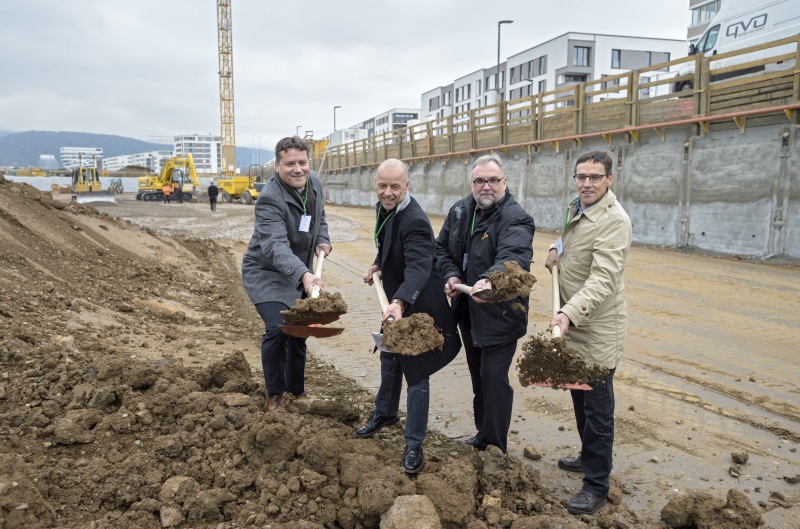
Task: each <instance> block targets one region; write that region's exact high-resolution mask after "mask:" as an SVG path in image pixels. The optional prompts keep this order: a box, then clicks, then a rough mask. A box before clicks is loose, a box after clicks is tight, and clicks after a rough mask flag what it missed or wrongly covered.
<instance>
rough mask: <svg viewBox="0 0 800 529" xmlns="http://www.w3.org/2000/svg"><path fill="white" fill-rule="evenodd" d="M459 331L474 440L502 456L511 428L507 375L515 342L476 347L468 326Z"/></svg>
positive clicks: (509, 385) (509, 393)
mask: <svg viewBox="0 0 800 529" xmlns="http://www.w3.org/2000/svg"><path fill="white" fill-rule="evenodd" d="M458 328H459V329H460V330H461V341H462V342H464V351H465V353H466V355H467V366H469V376H470V378H471V379H472V394H473V398H472V410H473V412H474V414H475V428H477V430H478V435H477V437H478V439H480V440H481V441H483V442H485V443H488V444H492V445H495V446H497V447H499V448H500V450H502V451H503V452H505V451H506V446H507V444H508V429H509V428H510V427H511V405H512V404H513V403H514V390H513V388H512V387H511V384H509V383H508V371H509V369H510V368H511V361H512V360H513V358H514V353H515V352H516V350H517V341H516V340H514V341H511V342H507V343H503V344H500V345H487V346H485V347H475V346H474V345H473V343H472V333H471V328H470V326H469V324H467V323H465V322H461V323H459V324H458Z"/></svg>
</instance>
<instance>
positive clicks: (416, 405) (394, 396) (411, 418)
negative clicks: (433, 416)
mask: <svg viewBox="0 0 800 529" xmlns="http://www.w3.org/2000/svg"><path fill="white" fill-rule="evenodd" d="M402 386H403V368H402V367H401V366H400V360H399V359H398V358H397V355H396V354H392V353H385V352H383V351H381V386H380V387H379V388H378V393H377V395H375V411H374V413H373V417H375V418H377V417H394V416H395V415H397V412H398V410H399V408H400V390H401V389H402ZM429 407H430V381H429V379H428V378H424V379H422V380H420V381H419V382H417V383H416V384H414V385H413V386H408V387H407V388H406V433H405V440H406V444H407V445H408V446H422V442H423V441H424V440H425V433H426V432H427V430H428V408H429Z"/></svg>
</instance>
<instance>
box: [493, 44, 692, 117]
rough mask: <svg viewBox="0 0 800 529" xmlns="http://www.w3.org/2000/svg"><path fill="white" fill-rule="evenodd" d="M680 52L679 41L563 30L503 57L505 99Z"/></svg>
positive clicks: (680, 54) (674, 56) (625, 69)
mask: <svg viewBox="0 0 800 529" xmlns="http://www.w3.org/2000/svg"><path fill="white" fill-rule="evenodd" d="M686 51H687V44H686V41H684V40H677V39H654V38H647V37H627V36H621V35H602V34H592V33H572V32H571V33H565V34H563V35H561V36H558V37H556V38H554V39H551V40H549V41H547V42H544V43H542V44H539V45H538V46H534V47H533V48H529V49H527V50H525V51H523V52H521V53H517V54H516V55H512V56H510V57H509V58H508V60H507V61H506V64H507V69H508V72H509V74H508V90H507V92H506V98H507V100H509V101H510V100H513V99H518V98H521V97H527V96H530V95H531V94H540V93H543V92H548V91H551V90H555V89H558V88H562V87H564V86H567V85H573V84H577V83H581V82H586V81H594V80H597V79H602V78H603V77H610V76H614V75H619V74H621V73H625V72H628V71H630V70H637V69H639V68H646V67H648V66H652V65H656V64H660V63H663V62H667V61H670V60H672V59H677V58H679V57H684V56H686ZM665 71H666V70H665Z"/></svg>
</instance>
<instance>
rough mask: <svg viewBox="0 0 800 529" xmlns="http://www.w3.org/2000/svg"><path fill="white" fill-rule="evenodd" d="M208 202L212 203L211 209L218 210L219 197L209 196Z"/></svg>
mask: <svg viewBox="0 0 800 529" xmlns="http://www.w3.org/2000/svg"><path fill="white" fill-rule="evenodd" d="M208 202H209V204H211V211H217V197H214V198H211V197H209V198H208Z"/></svg>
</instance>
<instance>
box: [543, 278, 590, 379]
mask: <svg viewBox="0 0 800 529" xmlns="http://www.w3.org/2000/svg"><path fill="white" fill-rule="evenodd" d="M552 272H553V317H554V318H555V317H556V314H558V309H560V308H561V293H560V291H559V289H558V265H555V264H554V265H553V269H552ZM550 332H552V333H553V338H560V337H561V327H559V326H558V325H556V326H555V327H553V329H552V331H550ZM531 386H540V387H545V388H550V387H552V385H551V384H550V383H549V382H531ZM558 389H581V390H591V389H592V386H590V385H588V384H564V385H562V386H559V387H558Z"/></svg>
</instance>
